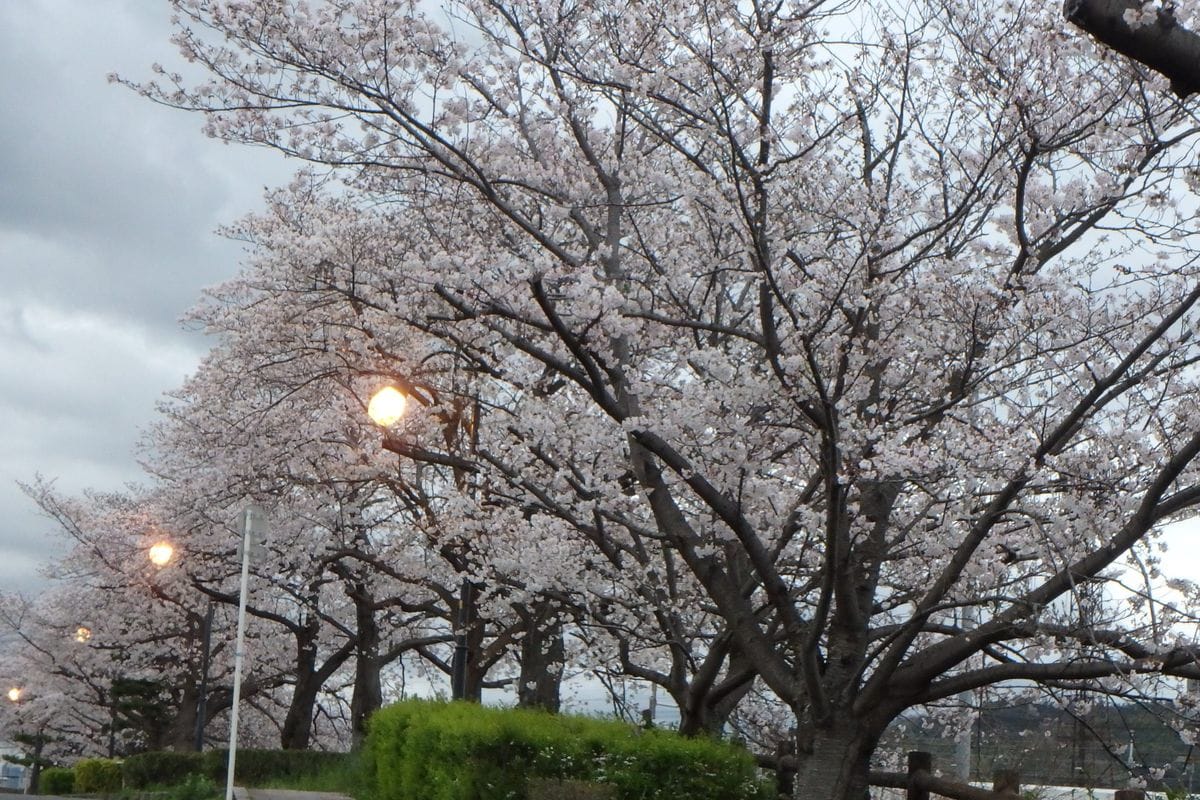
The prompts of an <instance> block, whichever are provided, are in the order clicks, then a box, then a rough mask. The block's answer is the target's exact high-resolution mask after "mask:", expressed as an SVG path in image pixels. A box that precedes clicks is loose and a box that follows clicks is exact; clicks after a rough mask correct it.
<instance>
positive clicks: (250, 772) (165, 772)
mask: <svg viewBox="0 0 1200 800" xmlns="http://www.w3.org/2000/svg"><path fill="white" fill-rule="evenodd" d="M348 757H349V755H348V754H347V753H324V752H316V751H312V750H238V751H237V763H236V765H235V767H234V769H235V770H236V772H237V784H238V785H239V786H261V785H263V784H265V783H270V782H272V781H287V780H288V779H291V778H300V777H306V776H311V775H316V774H317V773H321V772H326V771H328V770H332V769H338V768H340V767H342V766H343V765H344V763H345V762H346V760H347V759H348ZM228 761H229V751H228V750H207V751H205V752H203V753H174V752H153V753H138V754H137V755H133V756H129V757H128V758H126V759H125V763H124V773H125V785H126V786H128V787H129V788H131V789H145V788H147V787H151V786H174V785H176V784H179V783H182V782H183V781H184V780H185V779H186V778H187V777H188V776H189V775H201V776H203V777H205V778H208V779H209V780H211V781H212V782H213V783H216V784H218V785H220V786H224V785H225V765H226V764H227V763H228Z"/></svg>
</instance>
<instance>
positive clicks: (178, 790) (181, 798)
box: [167, 775, 220, 800]
mask: <svg viewBox="0 0 1200 800" xmlns="http://www.w3.org/2000/svg"><path fill="white" fill-rule="evenodd" d="M219 795H220V790H219V789H218V788H217V785H216V784H215V783H213V781H212V779H211V778H209V777H208V776H207V775H188V776H187V777H186V778H185V779H184V780H183V781H182V782H181V783H178V784H176V785H175V786H173V787H172V788H171V791H170V793H169V794H168V795H167V797H168V798H169V800H212V799H213V798H215V797H217V796H219Z"/></svg>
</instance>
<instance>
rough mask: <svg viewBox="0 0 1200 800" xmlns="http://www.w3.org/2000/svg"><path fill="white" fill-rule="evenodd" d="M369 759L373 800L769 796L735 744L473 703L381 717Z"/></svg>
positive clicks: (396, 708)
mask: <svg viewBox="0 0 1200 800" xmlns="http://www.w3.org/2000/svg"><path fill="white" fill-rule="evenodd" d="M366 755H367V758H366V766H367V769H368V772H369V788H368V792H369V794H370V796H371V797H373V798H374V800H528V798H529V793H530V783H531V780H530V779H540V778H548V779H556V780H563V781H570V782H577V781H584V782H593V783H599V784H603V785H605V786H611V787H612V788H613V790H614V796H615V797H616V798H617V800H678V798H681V797H695V798H701V797H702V798H706V800H757V798H762V797H766V796H767V787H766V786H765V785H764V784H762V783H761V782H760V781H759V780H758V778H757V770H756V767H755V764H754V759H753V758H752V757H751V756H750V754H749V753H747V752H746V751H745V750H744V749H742V748H739V747H736V746H734V745H732V744H729V743H726V742H720V741H716V740H713V739H699V738H697V739H688V738H685V737H682V736H679V735H678V734H676V733H673V732H671V731H666V730H642V729H639V728H634V727H632V726H629V725H626V724H624V723H621V722H616V721H607V720H599V719H592V718H587V717H572V716H557V715H552V714H547V713H544V712H540V711H534V710H527V709H498V708H485V707H482V706H479V705H476V704H473V703H444V702H433V701H423V700H416V701H409V702H404V703H399V704H397V705H393V706H389V707H387V708H385V709H382V710H381V711H378V712H376V714H375V715H374V716H373V717H372V718H371V722H370V733H369V735H368V737H367V753H366ZM534 783H538V781H534Z"/></svg>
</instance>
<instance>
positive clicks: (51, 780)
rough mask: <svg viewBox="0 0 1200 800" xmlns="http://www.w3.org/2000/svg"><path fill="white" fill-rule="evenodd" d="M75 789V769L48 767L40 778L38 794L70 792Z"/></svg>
mask: <svg viewBox="0 0 1200 800" xmlns="http://www.w3.org/2000/svg"><path fill="white" fill-rule="evenodd" d="M73 791H75V770H73V769H71V768H70V767H47V768H46V769H44V770H42V774H41V777H39V778H38V794H70V793H71V792H73Z"/></svg>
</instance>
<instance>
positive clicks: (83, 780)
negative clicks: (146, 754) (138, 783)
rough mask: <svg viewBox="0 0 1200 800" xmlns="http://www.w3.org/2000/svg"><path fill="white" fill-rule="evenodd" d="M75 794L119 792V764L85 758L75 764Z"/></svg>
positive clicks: (103, 759) (110, 760) (107, 760)
mask: <svg viewBox="0 0 1200 800" xmlns="http://www.w3.org/2000/svg"><path fill="white" fill-rule="evenodd" d="M74 772H75V786H74V793H75V794H111V793H112V792H119V791H121V762H119V761H114V760H112V759H111V758H85V759H83V760H82V761H79V762H76V764H75V769H74Z"/></svg>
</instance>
